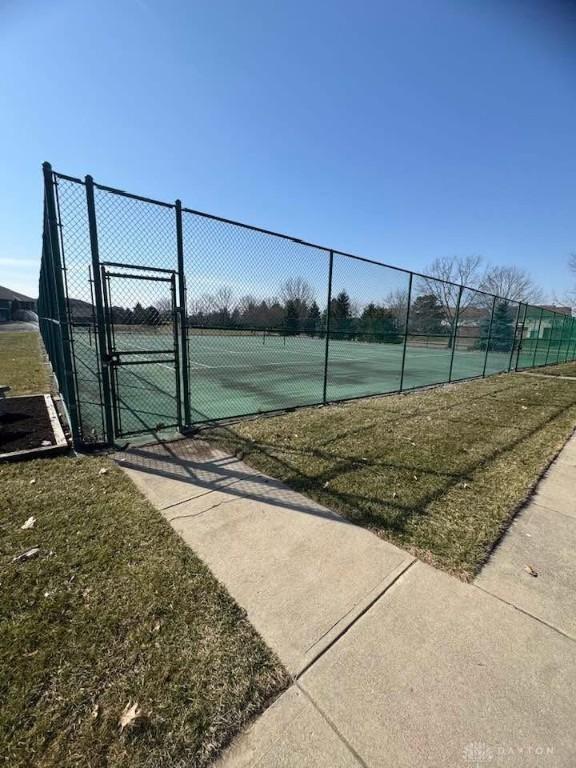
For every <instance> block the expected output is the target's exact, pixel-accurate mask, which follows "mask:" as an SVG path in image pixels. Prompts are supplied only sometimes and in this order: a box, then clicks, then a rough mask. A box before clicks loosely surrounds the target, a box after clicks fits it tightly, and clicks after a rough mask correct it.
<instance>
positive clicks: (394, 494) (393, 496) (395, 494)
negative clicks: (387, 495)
mask: <svg viewBox="0 0 576 768" xmlns="http://www.w3.org/2000/svg"><path fill="white" fill-rule="evenodd" d="M397 496H398V494H397V493H396V491H394V493H393V494H392V498H393V499H395V498H396V497H397Z"/></svg>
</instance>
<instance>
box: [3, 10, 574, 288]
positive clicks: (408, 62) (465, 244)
mask: <svg viewBox="0 0 576 768" xmlns="http://www.w3.org/2000/svg"><path fill="white" fill-rule="evenodd" d="M575 13H576V10H575V5H574V3H568V2H564V3H560V2H556V1H555V0H539V2H532V0H523V2H513V1H512V0H498V2H496V1H494V2H492V1H491V0H382V1H381V2H362V1H361V0H360V1H359V2H355V3H351V2H349V1H347V2H341V1H340V0H331V1H330V2H309V1H308V2H302V1H301V0H290V1H289V2H288V1H286V2H274V0H244V1H243V2H240V0H234V1H232V0H230V1H226V0H222V1H221V2H219V1H218V0H212V1H207V2H206V1H205V2H191V1H189V2H175V1H173V2H172V1H170V0H168V1H167V0H162V1H160V0H116V1H115V2H112V0H98V2H95V0H50V1H49V2H48V1H47V0H41V1H40V0H38V1H34V0H13V1H11V0H0V72H1V73H2V75H1V88H0V179H1V183H0V284H4V285H10V286H12V287H14V288H17V289H20V290H22V291H24V292H27V293H31V294H33V295H36V291H37V287H36V286H37V271H38V263H39V254H40V231H41V201H42V187H41V173H40V166H41V163H42V161H43V160H50V161H51V162H52V164H53V165H54V167H55V168H56V169H58V170H61V171H63V172H67V173H70V174H72V175H78V176H84V174H86V173H92V174H93V175H94V177H95V178H96V179H97V180H98V181H101V182H102V183H107V184H110V185H112V186H118V187H121V188H124V189H129V190H131V191H134V192H139V193H141V194H144V195H149V196H152V197H156V198H159V199H166V200H174V199H175V198H176V197H181V198H182V199H183V201H184V202H185V204H187V205H189V206H190V207H193V208H199V209H201V210H206V211H210V212H213V213H216V214H220V215H223V216H228V217H230V218H237V219H240V220H245V221H248V222H250V223H254V224H258V225H260V226H263V227H267V228H271V229H277V230H280V231H283V232H287V233H289V234H293V235H295V236H298V237H302V238H304V239H309V240H312V241H313V242H318V243H322V244H326V245H329V246H333V247H335V248H340V249H342V250H347V251H351V252H353V253H357V254H360V255H364V256H368V257H372V258H377V259H382V260H384V261H386V262H388V263H391V264H396V265H398V266H402V267H407V268H414V269H419V270H422V269H423V268H424V267H425V265H426V264H427V263H428V262H430V260H432V259H433V258H434V257H436V256H440V255H445V254H446V255H453V254H468V253H480V254H483V255H484V256H485V257H486V258H488V259H489V260H491V261H493V262H496V263H506V264H518V265H520V266H525V267H526V268H528V269H529V270H530V271H531V273H532V274H533V276H534V278H535V279H536V280H537V282H538V283H539V284H540V285H541V286H542V287H543V288H545V289H546V290H547V291H555V292H556V293H557V295H558V296H559V297H561V296H562V295H563V293H564V291H565V290H566V288H567V287H568V285H569V281H570V277H569V273H568V269H567V259H568V255H569V253H570V252H571V251H573V250H576V44H575V42H574V41H575V40H576V15H575Z"/></svg>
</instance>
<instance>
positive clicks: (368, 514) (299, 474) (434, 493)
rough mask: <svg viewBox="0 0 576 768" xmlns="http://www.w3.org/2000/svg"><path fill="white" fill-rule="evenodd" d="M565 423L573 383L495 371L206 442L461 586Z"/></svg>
mask: <svg viewBox="0 0 576 768" xmlns="http://www.w3.org/2000/svg"><path fill="white" fill-rule="evenodd" d="M575 425H576V382H572V381H566V380H562V379H558V378H552V377H550V378H544V377H539V378H536V377H528V376H520V375H514V374H511V375H504V376H497V377H491V378H489V379H485V380H477V381H472V382H468V383H464V384H457V385H452V386H447V387H443V388H440V389H435V390H428V391H422V392H418V393H413V394H410V395H394V396H391V397H385V398H379V399H371V400H362V401H357V402H354V403H349V404H342V405H333V406H329V407H326V408H310V409H306V410H300V411H296V412H294V413H291V414H287V415H283V416H276V417H273V418H260V419H257V420H254V421H245V422H242V423H238V424H236V425H234V426H231V427H228V428H219V429H217V430H214V431H212V432H211V433H208V436H209V437H210V439H212V440H214V441H216V442H218V443H220V444H223V445H224V446H226V447H227V448H228V449H230V450H232V451H241V452H242V453H243V454H245V456H246V460H247V461H248V462H249V463H251V464H253V465H254V466H256V467H258V468H259V469H261V470H263V471H264V472H267V473H269V474H271V475H274V476H276V477H278V478H280V479H281V480H283V481H285V482H286V483H288V485H290V486H292V487H293V488H295V489H297V490H299V491H302V492H303V493H306V494H308V495H309V496H311V497H313V498H314V499H316V500H318V501H319V502H321V503H323V504H326V505H327V506H329V507H332V508H333V509H335V510H338V511H339V512H341V513H343V514H345V515H346V516H347V517H349V518H350V519H351V520H353V521H355V522H357V523H358V524H360V525H364V526H366V527H368V528H370V529H372V530H373V531H374V532H375V533H377V534H378V535H380V536H383V537H385V538H386V539H389V540H390V541H393V542H395V543H397V544H399V545H400V546H402V547H404V548H405V549H408V550H409V551H411V552H414V553H415V554H417V555H418V556H420V557H422V558H423V559H425V560H427V561H429V562H431V563H433V564H434V565H437V566H438V567H441V568H444V569H446V570H448V571H449V572H451V573H454V574H456V575H458V576H460V577H461V578H464V579H470V578H472V577H473V576H474V574H475V573H476V572H477V570H478V569H479V567H480V565H481V564H482V563H483V562H484V561H485V559H486V557H487V555H488V553H489V552H490V551H491V549H492V547H493V545H494V543H495V542H496V541H497V540H498V538H499V536H500V535H501V533H502V531H503V530H504V529H505V528H506V527H507V525H508V524H509V521H510V519H511V516H512V515H513V513H514V511H515V510H516V508H517V507H518V505H519V504H520V503H521V502H522V501H523V500H524V499H525V498H526V496H527V494H528V493H529V492H530V490H531V488H532V487H533V485H534V484H535V482H536V481H537V479H538V477H539V475H540V473H541V472H542V471H543V469H544V468H545V467H546V466H547V465H548V463H549V462H550V460H551V459H552V458H553V457H554V455H555V454H556V453H557V451H558V450H559V449H560V447H561V446H562V445H563V443H564V442H565V440H566V439H567V437H568V436H569V434H570V433H571V432H572V430H573V428H574V426H575Z"/></svg>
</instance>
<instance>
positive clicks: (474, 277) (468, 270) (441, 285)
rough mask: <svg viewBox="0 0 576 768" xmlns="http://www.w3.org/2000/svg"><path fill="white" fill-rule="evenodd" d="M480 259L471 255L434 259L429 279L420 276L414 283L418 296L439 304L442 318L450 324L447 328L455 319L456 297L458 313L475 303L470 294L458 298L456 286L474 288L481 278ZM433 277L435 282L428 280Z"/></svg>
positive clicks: (481, 263)
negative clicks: (431, 297) (424, 296)
mask: <svg viewBox="0 0 576 768" xmlns="http://www.w3.org/2000/svg"><path fill="white" fill-rule="evenodd" d="M483 264H484V259H483V258H482V256H479V255H471V256H451V257H448V256H444V257H442V258H438V259H434V261H433V262H432V263H431V264H430V266H429V267H428V270H427V271H428V273H429V274H430V277H422V278H419V280H418V289H419V291H420V292H421V293H422V294H428V295H430V296H434V297H435V299H436V300H437V301H438V302H439V303H440V304H441V305H442V309H443V310H444V316H445V318H446V320H447V321H448V322H449V323H450V327H453V324H454V322H455V320H456V308H457V306H458V297H459V296H460V310H465V309H467V308H468V307H469V306H470V305H471V304H472V303H474V302H475V301H476V300H477V297H476V295H475V294H474V293H473V292H471V291H464V292H463V293H462V295H460V286H461V285H466V286H470V287H472V288H473V287H475V286H478V285H479V284H480V283H481V282H482V280H483V277H484V273H483V269H482V267H483ZM431 278H435V279H431Z"/></svg>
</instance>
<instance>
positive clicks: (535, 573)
mask: <svg viewBox="0 0 576 768" xmlns="http://www.w3.org/2000/svg"><path fill="white" fill-rule="evenodd" d="M524 570H525V571H527V572H528V573H529V574H530V576H534V578H536V577H537V576H538V571H536V570H535V569H534V568H532V566H531V565H525V566H524Z"/></svg>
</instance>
